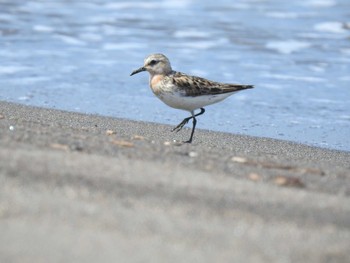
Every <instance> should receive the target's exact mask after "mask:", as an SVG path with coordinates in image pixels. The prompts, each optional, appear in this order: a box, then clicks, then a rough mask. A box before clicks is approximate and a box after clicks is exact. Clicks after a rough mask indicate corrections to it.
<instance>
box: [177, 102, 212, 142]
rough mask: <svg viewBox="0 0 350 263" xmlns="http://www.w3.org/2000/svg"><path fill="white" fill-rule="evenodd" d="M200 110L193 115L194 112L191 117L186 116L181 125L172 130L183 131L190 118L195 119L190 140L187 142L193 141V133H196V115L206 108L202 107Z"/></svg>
mask: <svg viewBox="0 0 350 263" xmlns="http://www.w3.org/2000/svg"><path fill="white" fill-rule="evenodd" d="M200 110H201V111H200V112H199V113H197V114H195V115H193V113H192V116H191V117H187V118H185V119H184V120H183V121H182V122H181V123H180V124H179V125H177V126H176V127H175V128H174V129H172V130H171V131H176V132H179V131H181V129H182V128H183V127H184V126H185V125H186V124H187V123H188V122H189V120H190V119H193V120H192V131H191V137H190V139H189V140H188V141H186V142H185V143H191V142H192V139H193V134H194V131H195V129H196V124H197V120H196V117H197V116H199V115H202V114H203V113H204V112H205V109H204V108H200Z"/></svg>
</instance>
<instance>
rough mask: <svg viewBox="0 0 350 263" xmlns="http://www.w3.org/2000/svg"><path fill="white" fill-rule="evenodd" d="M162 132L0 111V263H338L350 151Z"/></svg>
mask: <svg viewBox="0 0 350 263" xmlns="http://www.w3.org/2000/svg"><path fill="white" fill-rule="evenodd" d="M199 127H200V125H199ZM171 128H172V127H171V126H167V125H161V124H154V123H145V122H136V121H131V120H125V119H117V118H110V117H102V116H95V115H84V114H79V113H72V112H64V111H59V110H53V109H42V108H35V107H29V106H23V105H18V104H13V103H8V102H0V180H1V184H0V187H1V190H0V233H1V235H0V261H1V262H21V263H22V262H318V263H319V262H348V260H349V257H350V252H349V251H350V250H349V247H350V198H349V196H350V153H349V152H341V151H334V150H328V149H321V148H314V147H309V146H305V145H300V144H296V143H291V142H286V141H278V140H273V139H266V138H255V137H249V136H241V135H234V134H227V133H219V132H211V131H206V130H200V129H198V130H197V131H196V134H195V138H194V143H193V144H181V143H177V142H174V139H176V140H178V141H181V140H185V139H187V138H188V136H189V133H190V130H189V129H188V128H186V129H184V130H183V131H181V132H179V133H172V132H171Z"/></svg>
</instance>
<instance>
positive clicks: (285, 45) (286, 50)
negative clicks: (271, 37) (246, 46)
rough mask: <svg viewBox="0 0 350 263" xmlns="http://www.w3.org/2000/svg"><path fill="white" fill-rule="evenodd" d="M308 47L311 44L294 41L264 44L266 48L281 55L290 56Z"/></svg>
mask: <svg viewBox="0 0 350 263" xmlns="http://www.w3.org/2000/svg"><path fill="white" fill-rule="evenodd" d="M310 46H311V44H310V43H309V42H302V41H296V40H286V41H271V42H268V43H267V44H266V48H268V49H273V50H276V51H278V52H279V53H282V54H290V53H293V52H296V51H299V50H301V49H305V48H308V47H310Z"/></svg>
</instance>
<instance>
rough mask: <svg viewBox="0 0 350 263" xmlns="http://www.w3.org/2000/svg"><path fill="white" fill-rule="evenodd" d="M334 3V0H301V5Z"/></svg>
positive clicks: (315, 5) (327, 5)
mask: <svg viewBox="0 0 350 263" xmlns="http://www.w3.org/2000/svg"><path fill="white" fill-rule="evenodd" d="M336 4H337V2H336V1H334V0H309V1H304V2H303V5H306V6H313V7H331V6H334V5H336Z"/></svg>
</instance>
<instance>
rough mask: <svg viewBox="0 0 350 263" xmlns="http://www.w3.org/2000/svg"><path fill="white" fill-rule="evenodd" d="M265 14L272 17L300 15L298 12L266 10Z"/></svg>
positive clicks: (294, 16) (284, 17)
mask: <svg viewBox="0 0 350 263" xmlns="http://www.w3.org/2000/svg"><path fill="white" fill-rule="evenodd" d="M266 15H267V16H269V17H274V18H283V19H286V18H289V19H291V18H298V17H299V16H300V15H299V14H298V13H292V12H268V13H266Z"/></svg>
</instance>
